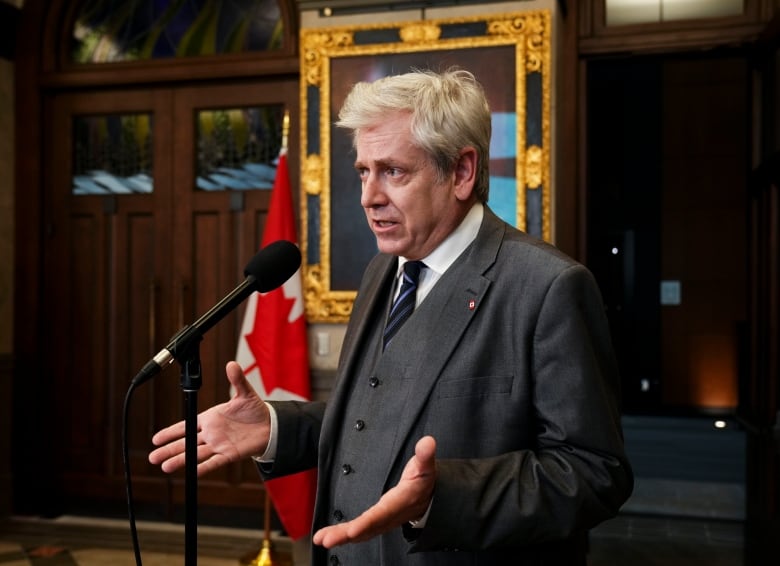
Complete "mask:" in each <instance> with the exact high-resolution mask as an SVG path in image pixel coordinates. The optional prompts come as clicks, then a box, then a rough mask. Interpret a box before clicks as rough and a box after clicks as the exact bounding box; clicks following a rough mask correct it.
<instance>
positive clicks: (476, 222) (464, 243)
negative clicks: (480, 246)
mask: <svg viewBox="0 0 780 566" xmlns="http://www.w3.org/2000/svg"><path fill="white" fill-rule="evenodd" d="M484 214H485V210H484V207H483V206H482V203H481V202H476V203H474V206H472V207H471V210H469V211H468V213H467V214H466V216H465V217H464V218H463V221H462V222H461V223H460V224H459V225H458V227H457V228H455V230H454V231H453V232H452V234H450V235H449V236H447V238H445V240H444V241H443V242H442V243H441V244H439V246H438V247H437V248H436V249H435V250H433V251H432V252H431V253H430V254H428V255H427V256H426V257H424V258H422V262H423V263H425V267H427V268H428V269H430V270H432V271H435V272H436V273H437V274H438V275H441V274H442V273H444V272H445V271H447V269H448V268H449V267H450V266H451V265H452V264H453V262H454V261H455V260H456V259H457V258H458V256H459V255H460V254H461V253H463V250H465V249H466V248H467V247H468V246H469V244H470V243H471V242H473V241H474V239H475V238H476V237H477V232H479V227H480V226H481V225H482V217H483V216H484ZM407 261H408V260H407V259H406V258H405V257H399V258H398V272H397V273H396V275H397V276H400V275H401V272H402V270H403V268H404V264H405V263H406V262H407Z"/></svg>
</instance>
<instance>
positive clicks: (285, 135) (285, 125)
mask: <svg viewBox="0 0 780 566" xmlns="http://www.w3.org/2000/svg"><path fill="white" fill-rule="evenodd" d="M289 137H290V111H289V110H287V109H286V108H285V110H284V118H283V120H282V147H281V148H280V150H279V155H284V154H286V153H287V142H288V140H289ZM272 505H273V503H272V502H271V496H270V495H269V493H268V490H267V489H266V490H265V517H264V525H263V530H264V535H263V546H262V548H261V549H260V553H259V554H258V555H257V556H256V557H255V559H254V560H252V562H250V566H274V563H273V556H272V552H271V506H272Z"/></svg>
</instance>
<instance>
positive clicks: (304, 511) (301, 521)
mask: <svg viewBox="0 0 780 566" xmlns="http://www.w3.org/2000/svg"><path fill="white" fill-rule="evenodd" d="M277 240H288V241H290V242H293V243H296V244H297V243H298V238H297V236H296V230H295V217H294V215H293V204H292V192H291V188H290V178H289V172H288V169H287V155H286V151H284V150H283V151H282V152H281V154H280V156H279V164H278V166H277V169H276V178H275V179H274V187H273V191H272V192H271V204H270V206H269V210H268V218H267V220H266V226H265V230H264V232H263V241H262V243H261V248H264V247H265V246H267V245H268V244H270V243H272V242H275V241H277ZM236 361H237V362H238V363H239V364H240V365H241V367H242V368H243V370H244V373H245V375H246V376H247V378H248V379H249V382H250V383H251V384H252V386H253V387H254V388H255V390H256V391H257V392H258V394H259V395H260V396H261V397H262V398H263V399H267V400H299V401H305V400H308V399H310V398H311V383H310V379H309V358H308V349H307V345H306V320H305V317H304V308H303V292H302V289H301V271H300V269H299V270H298V271H297V272H296V273H295V274H294V275H293V276H292V277H290V279H288V280H287V282H286V283H285V284H284V285H283V286H282V287H279V288H277V289H274V290H273V291H269V292H268V293H252V295H250V297H249V299H248V301H247V305H246V313H245V315H244V322H243V326H242V327H241V336H240V338H239V342H238V348H237V352H236ZM316 483H317V473H316V470H310V471H306V472H301V473H298V474H293V475H291V476H286V477H283V478H278V479H274V480H270V481H267V482H266V483H265V486H266V489H267V490H268V494H269V496H270V498H271V501H272V502H273V505H274V508H275V509H276V513H277V515H278V516H279V519H280V520H281V522H282V524H283V525H284V529H285V530H286V531H287V534H288V535H289V536H290V538H292V539H293V540H296V539H299V538H301V537H303V536H306V535H309V534H310V533H311V522H312V515H313V510H314V493H315V489H316Z"/></svg>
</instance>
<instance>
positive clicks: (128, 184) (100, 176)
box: [73, 114, 154, 195]
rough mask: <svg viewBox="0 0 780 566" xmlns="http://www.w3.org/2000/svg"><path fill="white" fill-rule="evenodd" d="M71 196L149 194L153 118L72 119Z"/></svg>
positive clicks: (105, 116) (142, 116)
mask: <svg viewBox="0 0 780 566" xmlns="http://www.w3.org/2000/svg"><path fill="white" fill-rule="evenodd" d="M73 132H74V135H73V138H74V152H73V194H74V195H105V194H135V193H151V192H152V191H153V189H154V183H153V181H152V115H151V114H107V115H100V116H77V117H75V118H74V119H73Z"/></svg>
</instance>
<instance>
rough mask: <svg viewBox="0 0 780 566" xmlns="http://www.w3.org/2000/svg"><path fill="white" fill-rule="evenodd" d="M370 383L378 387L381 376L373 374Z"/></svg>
mask: <svg viewBox="0 0 780 566" xmlns="http://www.w3.org/2000/svg"><path fill="white" fill-rule="evenodd" d="M368 385H369V386H370V387H378V386H379V378H377V377H376V376H375V375H372V376H371V378H370V379H369V380H368Z"/></svg>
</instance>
